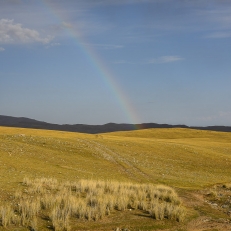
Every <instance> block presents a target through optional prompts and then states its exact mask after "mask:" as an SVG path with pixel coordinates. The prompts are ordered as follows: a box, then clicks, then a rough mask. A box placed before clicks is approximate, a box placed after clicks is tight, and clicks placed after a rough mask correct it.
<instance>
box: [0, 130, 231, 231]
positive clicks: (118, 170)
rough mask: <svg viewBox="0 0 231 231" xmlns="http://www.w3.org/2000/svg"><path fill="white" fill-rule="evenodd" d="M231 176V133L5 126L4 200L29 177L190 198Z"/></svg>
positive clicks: (0, 169) (0, 149) (0, 175)
mask: <svg viewBox="0 0 231 231" xmlns="http://www.w3.org/2000/svg"><path fill="white" fill-rule="evenodd" d="M230 176H231V133H225V132H212V131H200V130H194V129H183V128H171V129H145V130H138V131H129V132H113V133H102V134H97V135H89V134H82V133H71V132H61V131H60V132H59V131H49V130H35V129H23V128H7V127H0V202H1V200H2V201H3V200H5V199H7V195H8V194H9V195H10V194H11V193H13V192H14V191H15V190H16V188H17V187H20V186H19V184H20V182H22V180H23V178H24V177H29V178H42V177H46V178H56V179H58V180H60V181H77V180H79V179H89V180H115V181H120V182H133V183H153V184H160V183H161V184H166V185H168V186H171V187H174V188H176V189H177V190H178V192H179V193H180V194H181V195H182V198H186V200H187V198H188V195H189V194H190V193H191V192H195V190H197V192H198V190H202V189H204V188H206V187H210V186H212V185H215V184H218V183H225V182H230ZM190 195H191V194H190ZM205 210H206V209H205ZM203 211H204V210H203ZM190 213H191V216H196V215H195V210H192V211H191V212H190ZM200 213H201V212H200ZM204 213H206V212H204ZM162 228H163V226H162ZM97 229H98V228H97ZM147 230H149V229H147ZM189 230H190V229H189ZM191 230H194V229H191ZM195 230H196V229H195ZM198 230H199V229H198Z"/></svg>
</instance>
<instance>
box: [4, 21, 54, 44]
mask: <svg viewBox="0 0 231 231" xmlns="http://www.w3.org/2000/svg"><path fill="white" fill-rule="evenodd" d="M51 40H52V37H50V36H47V37H44V38H43V37H41V35H40V34H39V32H38V31H36V30H33V29H29V28H24V27H23V26H22V24H20V23H15V22H14V20H9V19H1V20H0V43H11V44H12V43H16V44H17V43H33V42H38V43H43V44H47V43H49V42H50V41H51Z"/></svg>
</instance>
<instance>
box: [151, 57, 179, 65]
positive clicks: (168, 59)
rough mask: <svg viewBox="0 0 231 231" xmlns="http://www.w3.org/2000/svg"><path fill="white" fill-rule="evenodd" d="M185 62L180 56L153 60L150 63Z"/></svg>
mask: <svg viewBox="0 0 231 231" xmlns="http://www.w3.org/2000/svg"><path fill="white" fill-rule="evenodd" d="M180 60H183V58H181V57H180V56H161V57H159V58H157V59H151V60H150V61H149V62H148V63H149V64H152V63H154V64H155V63H172V62H177V61H180Z"/></svg>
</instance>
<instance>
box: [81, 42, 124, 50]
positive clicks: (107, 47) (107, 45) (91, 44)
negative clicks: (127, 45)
mask: <svg viewBox="0 0 231 231" xmlns="http://www.w3.org/2000/svg"><path fill="white" fill-rule="evenodd" d="M84 45H87V46H93V47H98V48H102V49H121V48H123V47H124V46H123V45H115V44H94V43H84Z"/></svg>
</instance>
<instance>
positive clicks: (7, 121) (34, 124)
mask: <svg viewBox="0 0 231 231" xmlns="http://www.w3.org/2000/svg"><path fill="white" fill-rule="evenodd" d="M0 126H6V127H20V128H35V129H47V130H59V131H70V132H82V133H91V134H96V133H104V132H114V131H130V130H137V129H148V128H192V129H199V130H211V131H222V132H231V127H227V126H208V127H189V126H186V125H169V124H156V123H143V124H116V123H107V124H104V125H86V124H73V125H70V124H63V125H60V124H51V123H46V122H42V121H37V120H34V119H29V118H25V117H12V116H3V115H0Z"/></svg>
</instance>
